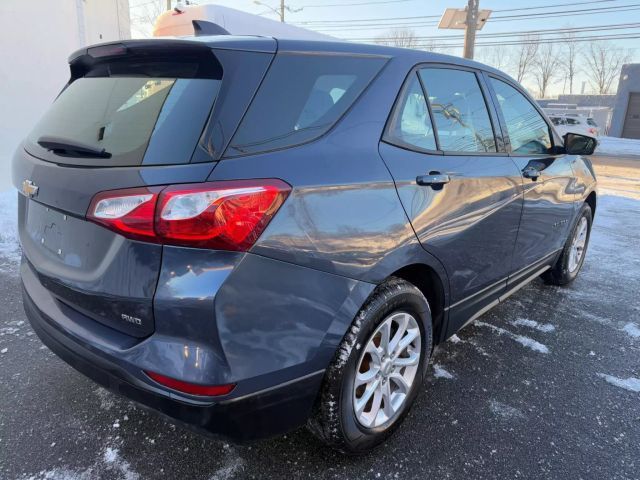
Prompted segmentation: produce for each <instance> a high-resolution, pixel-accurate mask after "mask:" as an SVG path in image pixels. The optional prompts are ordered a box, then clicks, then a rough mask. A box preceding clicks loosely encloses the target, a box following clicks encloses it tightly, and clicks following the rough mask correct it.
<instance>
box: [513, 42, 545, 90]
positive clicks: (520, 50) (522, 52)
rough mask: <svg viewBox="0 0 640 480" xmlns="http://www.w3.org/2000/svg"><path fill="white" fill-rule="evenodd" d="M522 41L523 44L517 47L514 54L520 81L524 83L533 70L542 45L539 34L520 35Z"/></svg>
mask: <svg viewBox="0 0 640 480" xmlns="http://www.w3.org/2000/svg"><path fill="white" fill-rule="evenodd" d="M520 41H521V45H519V46H518V47H517V49H516V52H515V55H514V61H515V66H516V69H515V70H516V80H518V83H522V81H523V80H524V78H525V77H526V76H527V75H528V74H529V73H530V71H531V67H532V66H533V64H534V61H535V59H536V54H537V53H538V48H539V46H540V37H539V36H537V35H524V36H522V37H520Z"/></svg>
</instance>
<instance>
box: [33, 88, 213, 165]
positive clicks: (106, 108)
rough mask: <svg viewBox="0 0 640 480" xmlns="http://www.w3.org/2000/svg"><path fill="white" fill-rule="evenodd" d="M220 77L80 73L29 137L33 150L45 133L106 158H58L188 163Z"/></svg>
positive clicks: (94, 162) (90, 161)
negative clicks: (190, 77) (159, 76)
mask: <svg viewBox="0 0 640 480" xmlns="http://www.w3.org/2000/svg"><path fill="white" fill-rule="evenodd" d="M219 84H220V80H214V79H201V78H199V79H186V78H185V79H176V78H149V77H92V78H80V79H78V80H76V81H74V82H73V83H71V85H69V86H68V87H67V88H66V89H65V90H64V91H63V92H62V93H61V94H60V96H59V97H58V98H57V99H56V101H55V102H54V103H53V104H52V105H51V107H50V108H49V110H48V111H47V113H46V114H45V115H44V117H43V118H42V120H41V121H40V122H39V123H38V124H37V125H36V127H35V128H34V129H33V131H32V132H31V134H30V135H29V137H28V144H27V148H28V149H29V150H30V151H32V152H33V153H34V154H36V155H42V152H45V153H46V151H45V150H44V149H42V148H41V147H40V146H39V145H38V140H39V139H41V138H43V137H54V138H58V139H60V140H62V141H63V142H64V143H69V144H83V145H86V146H89V147H92V148H95V149H99V150H101V149H104V150H105V151H106V152H107V153H109V154H111V157H110V158H90V157H88V158H84V157H80V158H78V157H64V158H63V157H61V158H60V163H67V164H82V165H92V166H118V165H121V166H122V165H127V166H129V165H140V164H148V165H161V164H176V163H188V162H189V160H190V159H191V154H192V153H193V150H194V148H195V146H196V144H197V142H198V140H199V138H200V135H201V133H202V129H203V127H204V124H205V122H206V120H207V118H208V116H209V113H210V111H211V107H212V106H213V102H214V100H215V98H216V95H217V93H218V88H219Z"/></svg>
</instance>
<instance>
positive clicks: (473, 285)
mask: <svg viewBox="0 0 640 480" xmlns="http://www.w3.org/2000/svg"><path fill="white" fill-rule="evenodd" d="M69 64H70V79H69V82H68V83H67V85H66V86H65V87H64V89H63V90H62V92H61V93H60V95H59V96H58V98H57V99H56V100H55V102H53V104H52V105H51V106H50V108H49V109H48V111H47V112H46V114H45V115H44V116H43V118H42V119H41V120H40V122H39V123H38V124H37V125H36V126H35V127H34V128H33V131H32V132H31V133H30V134H29V135H28V137H27V138H26V139H25V141H24V143H23V145H22V146H21V147H20V148H19V150H18V151H17V153H16V155H15V157H14V161H13V183H14V185H15V186H16V187H17V188H18V190H19V191H20V194H19V231H20V239H21V245H22V249H23V254H24V255H23V261H22V265H21V277H22V284H23V292H24V308H25V310H26V313H27V316H28V318H29V320H30V322H31V324H32V326H33V329H34V330H35V332H36V333H37V334H38V336H39V337H40V338H41V339H42V341H43V342H44V343H45V344H46V345H47V346H48V347H49V348H50V349H51V350H52V351H54V352H55V353H56V354H57V355H59V356H60V357H61V358H62V359H64V360H65V361H66V362H68V363H69V364H71V365H72V366H73V367H75V368H76V369H77V370H79V371H80V372H82V373H83V374H85V375H86V376H88V377H90V378H91V379H93V380H94V381H95V382H97V383H98V384H100V385H102V386H104V387H105V388H108V389H109V390H111V391H114V392H117V393H119V394H122V395H124V396H126V397H128V398H130V399H132V400H134V401H136V402H139V403H141V404H143V405H146V406H149V407H151V408H153V409H156V410H158V411H160V412H162V413H163V414H165V415H167V416H169V417H171V418H172V419H174V420H176V421H179V422H182V423H185V424H187V425H190V426H192V427H196V428H198V429H200V430H203V431H206V432H209V433H214V434H217V435H222V436H225V437H227V438H231V439H233V440H235V441H245V440H250V439H257V438H264V437H268V436H273V435H279V434H282V433H284V432H287V431H289V430H292V429H294V428H297V427H299V426H301V425H304V424H307V425H308V426H309V428H310V430H311V431H312V432H313V433H314V434H315V435H317V436H318V437H319V438H320V439H321V440H323V441H324V442H325V443H326V444H328V445H330V446H332V447H333V448H336V449H338V450H340V451H342V452H346V453H354V454H355V453H362V452H366V451H368V450H370V449H371V448H373V447H374V446H375V445H377V444H379V443H381V442H382V441H383V440H384V439H385V438H387V437H388V436H389V435H390V434H391V433H392V432H393V431H394V430H395V429H396V428H397V427H398V426H399V425H400V423H401V422H402V420H403V418H404V417H405V416H406V415H407V412H408V410H409V408H410V406H411V404H412V403H413V402H414V400H415V398H416V396H417V395H418V394H419V392H420V390H421V389H422V388H423V387H422V382H423V378H424V377H425V373H426V371H427V368H428V365H429V358H430V355H431V352H432V349H433V347H434V345H437V344H439V343H441V342H444V341H445V340H446V339H447V338H448V337H450V336H452V335H453V334H454V333H455V332H456V331H458V330H459V329H460V328H462V327H463V326H465V325H466V324H468V323H469V322H471V321H472V320H473V319H475V318H477V317H478V316H479V315H481V314H482V313H484V312H486V311H487V310H488V309H489V308H491V307H493V306H495V305H496V304H498V303H499V302H502V301H504V300H505V299H506V298H507V297H508V296H509V295H510V294H512V293H513V292H515V291H517V290H518V289H519V288H521V287H522V286H523V285H525V284H526V283H527V282H529V281H531V280H532V279H535V278H536V277H538V276H540V275H542V277H543V278H544V280H545V281H546V282H548V283H551V284H554V285H564V284H567V283H569V282H571V281H572V280H573V279H574V278H575V277H576V275H577V274H578V272H579V271H580V268H581V266H582V263H583V262H584V259H585V252H586V249H587V245H588V242H589V233H590V229H591V223H592V218H593V215H594V213H595V209H596V193H595V185H596V180H595V175H594V173H593V168H592V166H591V164H590V162H589V160H588V159H585V158H582V157H581V155H589V154H591V153H593V150H594V148H595V145H596V140H595V139H593V138H590V137H586V136H582V135H577V134H572V133H569V134H567V135H565V136H564V138H561V137H560V136H559V135H558V134H557V133H556V132H555V130H554V128H553V127H552V124H551V123H550V122H549V119H548V118H547V117H546V116H545V114H544V113H543V112H542V110H541V109H540V108H539V107H538V105H537V104H536V103H535V101H534V100H532V98H531V97H530V96H529V95H528V94H527V93H526V92H525V90H524V89H523V88H522V87H521V86H520V85H519V84H518V83H516V82H515V81H514V80H513V79H511V78H510V77H508V76H506V75H505V74H503V73H502V72H500V71H498V70H495V69H493V68H490V67H487V66H485V65H482V64H479V63H475V62H473V61H468V60H463V59H460V58H456V57H451V56H446V55H438V54H434V53H429V52H424V51H414V50H408V49H398V48H390V47H383V46H373V45H361V44H352V43H340V42H336V43H332V42H322V41H320V42H317V41H316V42H314V41H300V40H290V39H289V40H285V39H282V40H280V39H274V38H267V37H239V36H231V35H218V36H207V35H203V36H199V37H185V38H181V39H166V38H165V39H153V40H131V41H123V42H118V43H109V44H101V45H97V46H92V47H89V48H84V49H82V50H80V51H78V52H76V53H74V54H73V55H71V57H70V58H69Z"/></svg>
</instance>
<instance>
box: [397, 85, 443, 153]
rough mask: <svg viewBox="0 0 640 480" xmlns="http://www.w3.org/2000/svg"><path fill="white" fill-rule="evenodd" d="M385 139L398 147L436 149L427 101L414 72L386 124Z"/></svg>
mask: <svg viewBox="0 0 640 480" xmlns="http://www.w3.org/2000/svg"><path fill="white" fill-rule="evenodd" d="M385 141H387V142H389V143H393V144H395V145H398V146H400V147H402V146H405V147H418V148H420V149H424V150H436V149H437V147H436V139H435V135H434V132H433V125H432V124H431V118H430V117H429V110H428V108H427V101H426V99H425V98H424V93H423V91H422V87H421V86H420V81H419V80H418V75H417V74H416V73H413V74H412V75H411V78H410V79H409V81H408V82H407V83H406V84H405V87H404V91H403V93H402V95H401V97H400V100H399V101H398V104H397V105H396V107H395V109H394V112H393V115H392V116H391V119H390V121H389V125H388V126H387V131H386V133H385Z"/></svg>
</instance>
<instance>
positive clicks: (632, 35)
mask: <svg viewBox="0 0 640 480" xmlns="http://www.w3.org/2000/svg"><path fill="white" fill-rule="evenodd" d="M638 38H640V33H617V34H612V35H585V36H582V37H576V38H574V39H572V40H571V41H572V42H574V43H583V42H595V41H609V40H632V39H638ZM562 41H566V39H565V38H563V37H557V38H544V39H530V40H521V41H506V42H503V41H501V42H482V43H476V46H477V47H499V46H519V45H543V44H547V43H558V42H562ZM462 46H463V45H462V43H455V44H454V43H448V44H447V43H445V44H439V43H435V44H428V43H422V44H419V45H417V46H416V48H421V47H423V48H424V47H435V48H460V47H462Z"/></svg>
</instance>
